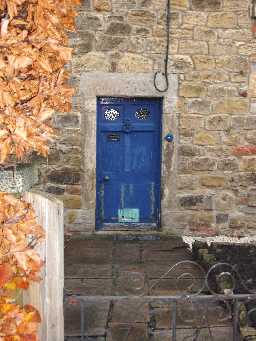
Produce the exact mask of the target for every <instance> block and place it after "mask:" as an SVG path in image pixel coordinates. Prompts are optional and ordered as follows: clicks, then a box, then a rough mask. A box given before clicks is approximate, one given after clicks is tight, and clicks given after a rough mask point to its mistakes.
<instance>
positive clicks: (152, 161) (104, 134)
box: [96, 98, 162, 229]
mask: <svg viewBox="0 0 256 341" xmlns="http://www.w3.org/2000/svg"><path fill="white" fill-rule="evenodd" d="M161 110H162V102H161V99H148V98H98V103H97V117H98V118H97V120H98V122H97V207H96V225H97V228H110V229H112V228H113V229H114V228H120V229H121V228H125V229H126V228H134V229H136V228H148V227H157V226H159V224H160V214H159V212H160V174H161Z"/></svg>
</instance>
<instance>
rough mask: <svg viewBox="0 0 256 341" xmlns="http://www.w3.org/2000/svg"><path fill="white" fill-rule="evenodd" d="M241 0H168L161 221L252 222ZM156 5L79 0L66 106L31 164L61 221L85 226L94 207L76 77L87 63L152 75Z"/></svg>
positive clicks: (250, 114)
mask: <svg viewBox="0 0 256 341" xmlns="http://www.w3.org/2000/svg"><path fill="white" fill-rule="evenodd" d="M250 3H251V1H250V0H172V1H171V28H170V37H171V45H170V56H169V69H168V72H169V74H170V75H176V76H177V77H178V90H177V98H178V101H177V103H175V107H174V108H172V112H171V115H172V117H174V118H175V120H174V121H175V125H176V126H177V127H178V128H177V130H176V133H175V142H174V145H175V148H176V149H175V150H177V153H176V155H174V153H173V154H172V153H171V152H170V153H169V156H168V157H169V159H166V161H165V162H166V163H169V165H171V168H172V169H175V171H173V172H172V173H168V172H165V170H164V169H163V172H164V173H163V182H162V186H163V202H164V205H163V207H162V209H163V212H162V220H163V227H162V228H163V230H164V231H168V232H170V233H174V234H178V235H200V236H212V235H228V236H244V235H246V236H248V235H249V236H250V235H254V234H255V232H256V148H255V146H256V38H255V37H254V33H253V31H254V29H253V28H254V25H253V24H254V23H253V20H252V19H251V18H250V15H249V11H248V7H249V5H250ZM165 8H166V0H91V1H89V0H82V5H81V7H80V10H79V16H78V17H77V25H78V32H77V33H74V34H72V36H71V44H72V45H73V46H74V57H73V62H72V66H71V68H72V75H73V78H72V82H73V85H74V86H75V87H76V88H77V94H76V96H75V97H74V99H73V111H72V112H71V113H69V114H56V116H55V126H56V128H59V129H60V137H59V138H58V141H57V143H56V146H54V148H52V153H51V155H50V157H49V160H48V164H47V165H43V166H42V167H41V179H42V188H43V189H44V190H45V191H47V192H51V193H54V194H56V195H58V196H59V197H60V198H62V199H63V201H64V204H65V207H66V228H67V229H68V230H71V231H78V232H79V231H83V232H93V231H94V230H95V226H94V225H93V224H92V223H91V222H92V221H93V217H92V216H93V215H94V210H93V209H92V207H88V204H87V202H88V200H89V199H88V197H90V196H94V195H95V193H94V192H95V186H94V182H95V179H94V178H92V179H91V182H90V181H89V182H90V183H88V177H87V178H86V177H85V173H87V169H88V168H87V164H88V163H90V162H91V161H90V157H88V156H86V155H88V154H87V153H86V150H87V149H86V148H87V146H86V144H85V143H84V141H85V140H86V139H85V136H86V135H88V134H89V136H91V138H94V139H95V134H92V132H91V130H92V127H91V126H90V124H86V121H85V120H84V118H83V117H84V115H85V110H89V111H90V110H92V111H93V110H96V109H95V108H87V109H86V108H85V106H84V105H83V103H82V102H83V101H84V99H83V96H82V95H81V86H82V85H81V77H82V75H84V74H87V73H91V72H95V71H98V72H101V73H106V74H108V73H111V74H112V75H113V74H116V77H119V75H120V74H127V75H129V74H131V73H139V74H145V75H146V74H147V75H152V82H153V74H154V72H155V71H158V70H162V69H163V60H164V53H165V46H166V29H165ZM170 86H172V84H170ZM102 95H104V94H102ZM113 96H115V93H113ZM163 96H164V95H163ZM163 114H164V117H165V114H166V112H164V113H163ZM167 116H168V115H167ZM167 116H166V117H167ZM170 122H173V121H170ZM168 129H169V130H172V125H171V123H170V124H169V123H168ZM95 152H96V151H95V150H93V151H92V154H91V155H95ZM168 176H172V177H173V178H174V181H173V184H174V185H173V187H172V188H165V186H167V184H168V179H167V178H168ZM86 179H87V180H86ZM166 195H167V196H169V197H168V200H167V199H166V198H165V196H166Z"/></svg>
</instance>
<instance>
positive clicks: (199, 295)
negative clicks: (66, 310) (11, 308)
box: [65, 261, 256, 341]
mask: <svg viewBox="0 0 256 341" xmlns="http://www.w3.org/2000/svg"><path fill="white" fill-rule="evenodd" d="M192 268H193V271H191V269H192ZM172 272H173V273H175V275H176V278H175V279H173V282H174V283H173V284H175V286H176V288H177V291H178V292H177V294H175V295H170V296H154V295H152V293H153V292H154V288H155V287H156V286H157V285H159V283H160V282H161V281H162V280H164V279H165V278H166V277H167V276H168V275H170V274H171V273H172ZM139 276H140V274H139V273H138V278H139ZM138 278H137V279H135V280H136V281H137V283H139V281H138ZM250 286H251V283H246V282H245V281H244V279H243V278H241V276H240V274H239V272H238V271H237V269H236V266H234V265H230V264H228V263H218V264H215V265H214V266H212V267H211V268H210V269H208V271H205V270H204V269H203V268H202V267H201V265H199V264H198V263H196V262H193V261H181V262H179V263H177V264H175V265H174V266H172V267H171V268H170V269H169V270H168V271H167V272H165V273H164V274H163V275H162V276H161V278H160V280H158V281H156V282H155V283H154V284H153V285H151V287H150V288H148V289H147V290H146V291H145V292H144V293H142V294H140V295H133V296H100V297H99V296H98V297H93V296H79V295H76V294H75V293H71V292H69V293H67V296H66V298H65V305H66V306H70V305H77V306H79V307H80V332H79V333H78V334H77V335H72V336H71V335H66V339H65V340H66V341H71V340H72V341H73V340H77V341H80V340H81V341H85V340H86V341H87V340H91V338H90V337H89V334H88V333H87V331H88V325H87V321H88V320H89V317H90V311H89V312H87V314H86V312H85V306H86V304H87V303H88V302H91V301H93V300H95V299H97V301H98V302H101V303H99V304H103V302H106V301H109V302H111V305H114V304H117V303H118V304H119V305H120V304H121V306H122V307H123V310H124V311H125V310H126V309H127V302H128V300H133V302H134V307H133V308H134V309H133V311H132V314H133V321H131V320H127V321H126V320H120V323H119V327H120V328H121V329H120V330H122V333H121V334H120V333H119V334H118V337H117V338H115V336H113V335H112V336H111V331H110V333H109V332H108V331H107V330H106V334H105V335H104V336H103V337H102V340H106V341H133V340H134V339H135V338H134V337H131V336H132V333H133V330H134V328H135V326H136V324H137V325H138V322H139V321H140V319H139V318H138V316H139V314H140V311H141V309H143V306H144V305H145V304H148V305H150V306H151V308H152V307H155V306H156V302H158V305H159V304H160V305H163V306H165V307H167V308H166V312H167V315H168V316H169V317H168V316H167V318H168V324H169V327H168V329H167V331H165V332H163V329H161V328H162V327H161V326H160V327H159V326H157V324H158V322H157V319H158V317H157V316H156V315H158V316H159V311H158V310H157V309H155V314H154V308H153V309H151V310H152V311H151V314H150V320H149V321H147V324H148V334H147V335H144V336H141V337H139V338H138V340H140V341H151V340H170V341H208V340H209V341H242V340H255V336H256V330H255V329H254V327H256V293H255V292H254V290H252V288H251V287H250ZM138 289H139V287H138ZM159 302H160V303H159ZM119 313H120V312H119ZM225 326H226V327H225ZM220 327H222V329H221V328H220ZM223 327H224V328H223ZM248 328H249V329H250V331H254V330H255V332H253V333H251V334H250V333H247V334H246V332H244V330H246V331H247V330H248ZM110 329H111V327H110ZM220 330H222V334H221V332H220ZM223 332H224V334H223ZM161 333H162V334H161ZM163 335H165V336H164V337H163ZM136 340H137V339H136Z"/></svg>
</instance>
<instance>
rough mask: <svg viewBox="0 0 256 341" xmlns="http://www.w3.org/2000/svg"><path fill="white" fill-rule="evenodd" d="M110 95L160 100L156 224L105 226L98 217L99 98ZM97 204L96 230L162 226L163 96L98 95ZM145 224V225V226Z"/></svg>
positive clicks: (157, 227) (139, 228)
mask: <svg viewBox="0 0 256 341" xmlns="http://www.w3.org/2000/svg"><path fill="white" fill-rule="evenodd" d="M104 97H106V98H107V97H109V98H124V99H125V98H127V99H129V98H132V99H140V98H141V99H151V100H157V101H158V102H159V107H160V108H159V115H160V119H159V128H158V129H159V130H158V136H159V167H158V173H159V194H158V197H159V198H158V205H157V209H158V212H157V221H156V224H152V226H151V224H143V223H127V224H120V225H119V224H115V225H113V226H111V227H109V228H108V227H104V226H103V225H104V224H102V223H101V222H100V221H99V219H98V217H99V214H98V210H99V209H100V208H99V207H100V202H99V200H100V195H98V193H99V192H100V183H99V181H98V172H99V164H100V139H99V136H100V128H99V99H100V98H104ZM96 121H97V122H96V188H95V189H96V193H95V195H96V206H95V229H96V231H126V230H132V231H134V232H136V231H147V230H154V231H156V230H159V229H160V228H161V216H162V214H161V212H162V210H161V202H162V200H161V192H162V140H163V139H162V132H163V97H156V96H96ZM143 225H145V226H144V227H143Z"/></svg>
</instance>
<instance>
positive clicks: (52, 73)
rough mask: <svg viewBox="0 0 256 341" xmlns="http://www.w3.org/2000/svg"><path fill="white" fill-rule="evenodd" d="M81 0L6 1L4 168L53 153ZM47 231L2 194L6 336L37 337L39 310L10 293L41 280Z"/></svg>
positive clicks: (2, 21)
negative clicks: (35, 155) (54, 125)
mask: <svg viewBox="0 0 256 341" xmlns="http://www.w3.org/2000/svg"><path fill="white" fill-rule="evenodd" d="M79 3H80V0H0V165H4V164H6V163H7V162H9V161H10V160H12V159H16V160H18V161H19V160H23V159H24V158H25V157H26V156H28V155H30V154H31V153H33V152H36V153H38V154H40V155H43V156H47V155H48V151H49V142H50V141H51V140H52V138H53V137H54V131H53V129H52V127H51V126H50V119H51V118H52V115H53V113H54V111H62V112H63V111H69V110H70V109H71V97H72V95H73V89H72V88H71V87H70V86H69V85H68V78H69V75H68V72H67V71H66V70H65V68H64V66H65V64H66V63H67V62H68V61H69V60H70V59H71V53H72V49H71V48H69V47H67V46H68V37H67V32H66V31H73V30H74V18H75V15H76V13H75V11H74V6H75V5H78V4H79ZM43 238H44V231H43V229H42V228H41V226H39V225H38V224H37V223H36V216H35V212H34V210H33V208H32V207H31V205H30V204H28V203H26V202H25V201H23V200H21V199H17V198H15V197H14V196H11V195H9V194H7V193H0V341H38V337H37V333H38V328H39V323H40V322H41V318H40V315H39V313H38V311H37V310H36V309H35V308H34V307H32V306H30V305H26V306H24V307H21V306H20V305H17V304H15V303H14V301H13V299H12V298H10V297H11V293H12V292H13V291H14V290H16V289H18V288H21V289H27V288H28V287H29V284H30V283H31V281H39V280H40V272H41V268H42V265H43V262H42V260H41V259H40V257H39V255H38V253H37V252H36V250H35V247H36V245H37V244H38V243H39V242H40V241H41V240H42V239H43Z"/></svg>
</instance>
